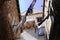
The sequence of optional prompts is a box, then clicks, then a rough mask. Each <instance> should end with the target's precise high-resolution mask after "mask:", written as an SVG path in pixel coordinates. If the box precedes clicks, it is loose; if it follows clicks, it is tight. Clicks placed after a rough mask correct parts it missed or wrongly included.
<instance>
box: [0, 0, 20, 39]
mask: <svg viewBox="0 0 60 40" xmlns="http://www.w3.org/2000/svg"><path fill="white" fill-rule="evenodd" d="M13 18H15V24H18V23H19V17H18V10H17V6H16V0H7V1H5V0H0V40H16V39H15V37H17V34H15V35H14V33H13V30H12V28H11V23H12V20H13ZM19 34H20V33H19ZM19 36H20V35H19Z"/></svg>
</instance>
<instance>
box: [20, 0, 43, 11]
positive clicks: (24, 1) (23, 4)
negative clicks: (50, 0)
mask: <svg viewBox="0 0 60 40" xmlns="http://www.w3.org/2000/svg"><path fill="white" fill-rule="evenodd" d="M32 1H33V0H19V7H20V12H24V11H26V10H27V9H28V8H29V6H30V4H31V3H32ZM41 5H43V0H37V1H36V4H35V6H34V9H36V10H43V7H41Z"/></svg>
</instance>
